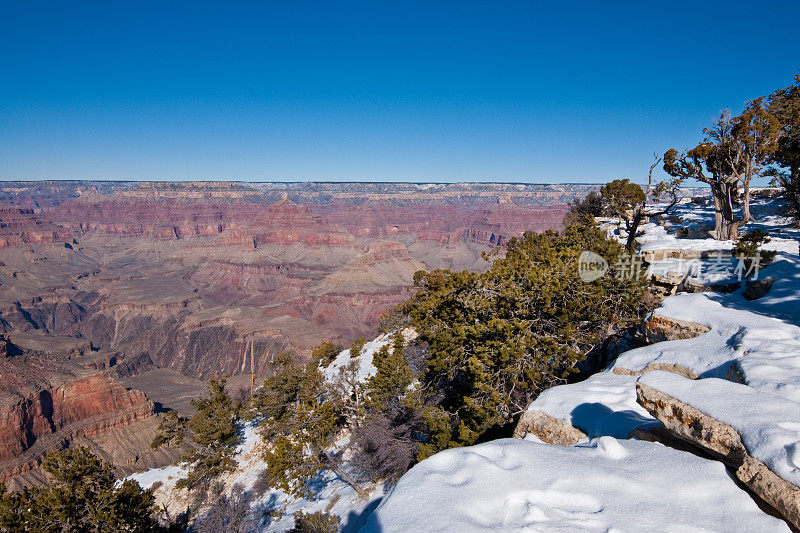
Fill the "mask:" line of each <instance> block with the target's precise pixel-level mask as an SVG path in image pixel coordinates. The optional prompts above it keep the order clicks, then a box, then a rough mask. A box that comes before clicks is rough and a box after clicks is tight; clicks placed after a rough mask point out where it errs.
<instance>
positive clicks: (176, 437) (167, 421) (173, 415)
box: [150, 411, 188, 450]
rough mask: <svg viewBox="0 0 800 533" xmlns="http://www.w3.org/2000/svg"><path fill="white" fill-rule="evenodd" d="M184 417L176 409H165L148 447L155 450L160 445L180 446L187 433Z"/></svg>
mask: <svg viewBox="0 0 800 533" xmlns="http://www.w3.org/2000/svg"><path fill="white" fill-rule="evenodd" d="M187 429H188V428H187V427H186V419H185V418H183V417H181V416H180V415H178V413H177V412H176V411H167V412H166V413H165V414H164V417H163V418H162V419H161V422H159V424H158V430H157V433H156V436H155V438H154V439H153V442H151V443H150V447H151V448H152V449H154V450H157V449H158V448H160V447H161V446H164V445H167V446H173V447H177V446H181V445H182V444H183V441H184V439H185V438H186V433H187Z"/></svg>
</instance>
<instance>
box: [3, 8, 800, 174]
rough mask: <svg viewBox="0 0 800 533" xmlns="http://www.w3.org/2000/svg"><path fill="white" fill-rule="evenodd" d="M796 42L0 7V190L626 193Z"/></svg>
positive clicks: (704, 34) (787, 19)
mask: <svg viewBox="0 0 800 533" xmlns="http://www.w3.org/2000/svg"><path fill="white" fill-rule="evenodd" d="M799 32H800V1H797V0H789V1H782V2H777V1H770V0H762V1H759V2H752V1H749V2H744V1H735V0H732V1H720V2H716V1H704V2H656V1H642V0H640V1H637V2H630V3H623V2H612V1H610V0H609V1H602V2H600V1H598V2H547V3H544V2H488V1H487V2H469V1H452V2H435V1H428V2H383V1H379V0H371V1H365V2H333V1H326V2H323V1H319V2H305V1H298V0H285V1H280V2H277V1H275V2H269V1H259V2H245V1H232V2H228V1H219V2H215V3H211V2H200V1H193V2H186V3H181V2H176V1H159V2H150V1H135V2H133V1H131V2H122V1H104V2H90V1H84V0H80V1H75V2H63V1H60V2H52V3H42V2H36V1H27V0H16V1H9V0H0V178H2V179H37V178H106V179H126V178H133V179H225V178H227V179H258V180H305V179H329V180H397V181H406V180H408V181H462V180H465V181H472V180H481V181H523V182H571V181H583V182H587V181H588V182H592V181H606V180H608V179H610V178H615V177H631V178H637V177H641V176H642V175H643V174H644V173H645V172H646V170H647V167H648V164H649V160H650V157H651V154H652V153H653V152H654V151H658V152H662V153H663V151H664V150H665V149H667V148H669V147H672V146H675V147H677V148H683V147H685V146H687V145H689V144H690V143H694V142H697V141H698V140H699V138H700V135H701V130H702V128H703V127H704V126H706V125H708V123H709V122H710V121H711V120H712V119H713V118H714V117H715V116H716V115H717V114H718V112H719V111H720V110H721V109H722V108H724V107H726V106H730V107H731V108H732V109H733V110H734V111H736V110H739V109H741V107H742V105H743V104H744V102H745V101H746V100H748V99H750V98H753V97H756V96H759V95H762V94H765V93H768V92H770V91H772V90H773V89H775V88H778V87H782V86H786V85H788V84H789V83H790V82H791V80H792V77H793V75H794V73H795V72H797V69H798V68H800V39H799V38H798V33H799Z"/></svg>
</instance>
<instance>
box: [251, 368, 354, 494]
mask: <svg viewBox="0 0 800 533" xmlns="http://www.w3.org/2000/svg"><path fill="white" fill-rule="evenodd" d="M278 363H279V364H278V365H277V367H276V371H275V373H274V374H273V375H272V376H270V377H269V378H267V380H265V382H264V386H263V387H261V388H260V389H259V391H258V392H257V394H256V395H255V396H254V399H253V407H252V414H253V416H255V417H257V418H259V420H260V423H259V433H260V435H261V437H262V439H263V441H264V442H265V444H266V446H265V452H264V459H265V460H266V462H267V471H268V472H269V476H270V480H271V482H272V483H273V484H274V486H276V487H277V488H281V489H283V490H285V491H286V492H287V493H289V494H292V495H295V496H311V495H312V494H313V489H312V487H311V486H310V484H309V481H310V480H312V479H313V478H314V477H316V476H317V475H318V474H319V473H320V472H322V471H323V470H326V469H330V470H333V471H334V472H336V473H337V474H338V475H339V476H340V477H341V478H342V479H343V480H344V481H345V482H347V483H349V484H350V485H351V486H353V488H355V489H356V491H358V492H361V487H360V486H359V485H358V484H357V483H356V482H355V481H354V480H353V479H352V478H351V477H350V476H349V475H348V474H347V473H346V472H345V471H344V470H343V469H342V467H341V462H340V460H339V459H338V458H337V457H335V456H334V454H332V453H331V452H330V449H331V448H332V447H333V444H334V442H335V441H336V438H337V436H338V435H339V433H340V431H341V430H342V428H343V427H345V425H346V424H347V421H348V419H349V418H348V414H349V413H350V412H351V411H350V410H348V409H347V407H348V405H349V403H348V400H347V398H346V397H345V398H342V397H339V396H337V391H340V390H344V389H342V388H340V389H334V388H332V387H330V386H326V383H325V379H324V377H323V376H322V373H321V372H320V370H319V366H317V365H316V364H309V365H304V366H303V365H298V364H296V363H294V362H293V361H292V360H291V357H283V358H282V359H280V360H279V361H278ZM261 391H263V392H261Z"/></svg>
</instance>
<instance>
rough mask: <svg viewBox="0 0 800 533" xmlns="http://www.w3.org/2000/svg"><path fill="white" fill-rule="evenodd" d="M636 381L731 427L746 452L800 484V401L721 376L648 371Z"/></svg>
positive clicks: (795, 483)
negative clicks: (696, 376) (695, 377)
mask: <svg viewBox="0 0 800 533" xmlns="http://www.w3.org/2000/svg"><path fill="white" fill-rule="evenodd" d="M640 383H642V384H643V385H647V386H648V387H651V388H653V389H656V390H658V391H661V392H663V393H664V394H667V395H669V396H671V397H673V398H675V399H676V400H679V401H681V402H683V403H686V404H688V405H691V406H692V407H694V408H696V409H698V410H700V411H702V412H703V413H705V414H707V415H708V416H710V417H712V418H714V419H716V420H718V421H720V422H722V423H724V424H727V425H729V426H731V427H733V428H734V429H735V430H736V431H737V432H738V433H739V435H740V436H741V437H742V444H744V447H745V448H746V449H747V452H748V453H749V454H750V455H751V456H752V457H754V458H756V459H758V460H759V461H761V462H762V463H764V464H765V465H767V466H768V467H769V469H770V470H772V471H773V472H775V473H776V474H778V475H779V476H780V477H782V478H783V479H785V480H786V481H788V482H790V483H793V484H794V485H798V486H800V404H798V403H795V402H792V401H789V400H787V399H785V398H782V397H780V396H775V395H772V394H767V393H764V392H760V391H757V390H755V389H753V388H752V387H748V386H747V385H742V384H739V383H733V382H730V381H725V380H722V379H713V378H712V379H702V380H691V379H686V378H683V377H680V376H678V375H676V374H672V373H669V372H660V371H656V372H648V373H647V374H645V375H644V376H642V378H641V379H640Z"/></svg>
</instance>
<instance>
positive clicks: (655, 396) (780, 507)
mask: <svg viewBox="0 0 800 533" xmlns="http://www.w3.org/2000/svg"><path fill="white" fill-rule="evenodd" d="M700 381H701V382H702V381H703V380H700ZM714 381H719V380H714ZM731 385H734V384H731ZM735 386H736V387H744V386H743V385H735ZM731 392H733V393H734V394H735V392H736V391H731ZM636 394H637V398H638V401H639V403H640V404H641V405H642V406H643V407H644V408H645V409H647V410H648V411H649V412H650V413H651V414H652V415H653V416H654V417H656V418H657V419H658V420H659V421H660V422H661V423H662V424H664V427H665V428H666V429H667V430H668V431H669V432H670V433H672V434H673V435H675V436H677V437H679V438H681V439H683V440H685V441H687V442H689V443H691V444H693V445H695V446H697V447H699V448H700V449H702V450H704V451H706V452H708V453H709V454H711V455H712V456H714V457H716V458H718V459H719V460H721V461H723V462H724V463H726V464H727V465H729V466H731V467H732V468H734V469H735V472H736V477H737V478H739V480H741V481H742V482H743V483H744V484H745V485H747V486H748V487H749V488H750V489H751V490H752V491H753V492H754V493H755V494H757V495H758V496H759V497H761V498H762V499H763V500H764V501H766V502H767V503H769V504H770V505H771V506H773V507H774V508H775V509H776V510H777V511H778V512H780V513H781V515H783V516H784V517H785V518H786V519H787V520H788V521H789V522H790V523H791V524H793V525H794V526H795V527H797V528H800V487H798V486H796V485H795V484H793V483H791V482H790V481H787V480H786V479H784V478H783V477H781V476H780V475H778V474H777V473H775V472H774V471H773V470H772V469H770V468H769V467H768V466H767V465H766V464H764V462H762V461H760V460H759V459H756V458H755V457H753V456H752V455H751V453H750V451H749V450H748V449H747V447H746V446H745V444H744V443H743V439H742V435H741V434H740V431H739V430H737V429H736V428H734V427H733V426H731V425H730V424H726V423H724V422H722V421H720V420H718V419H716V418H714V417H712V416H710V415H708V414H706V413H705V412H703V411H701V410H700V409H698V408H696V407H694V406H692V405H689V404H688V403H686V402H684V401H681V400H679V399H677V398H675V397H673V396H672V395H670V394H666V393H664V392H661V391H660V390H657V389H656V388H654V387H651V386H649V385H647V384H645V383H642V382H639V383H637V385H636ZM785 403H786V404H787V408H790V409H791V408H796V406H797V405H796V404H792V402H789V401H785ZM754 407H756V408H757V406H754ZM754 414H757V413H754ZM775 423H776V424H778V423H779V422H778V421H776V422H775ZM766 435H767V434H765V437H766Z"/></svg>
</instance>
